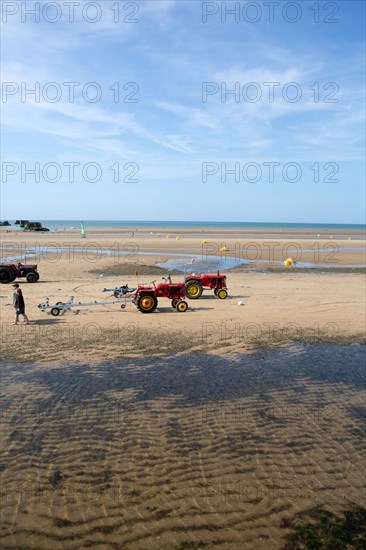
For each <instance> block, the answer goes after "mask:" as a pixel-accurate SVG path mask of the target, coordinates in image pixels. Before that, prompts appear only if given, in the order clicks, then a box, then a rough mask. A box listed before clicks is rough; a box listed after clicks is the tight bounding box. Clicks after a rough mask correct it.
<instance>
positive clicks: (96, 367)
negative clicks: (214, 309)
mask: <svg viewBox="0 0 366 550" xmlns="http://www.w3.org/2000/svg"><path fill="white" fill-rule="evenodd" d="M365 351H366V348H365V347H364V346H360V345H352V346H343V347H342V346H333V345H304V344H300V343H298V344H293V345H291V346H288V347H286V348H279V349H266V350H262V351H259V352H256V353H253V354H251V355H233V356H226V357H224V356H220V357H219V356H213V355H206V354H199V353H197V354H190V355H185V356H180V357H175V356H167V357H162V358H158V359H149V358H145V359H144V358H136V359H119V360H115V361H112V362H104V363H103V362H101V363H95V364H91V363H89V362H85V363H83V364H80V363H75V364H70V363H66V362H65V363H64V364H59V365H19V364H9V363H6V364H4V363H3V364H2V394H3V407H2V435H3V440H4V441H3V446H4V451H3V461H2V479H1V481H2V483H1V490H2V498H3V510H2V519H3V523H2V525H3V527H2V547H3V548H37V549H41V548H47V549H48V548H52V549H55V550H57V549H58V548H72V549H73V548H75V549H79V548H86V547H88V548H97V547H98V548H101V547H102V548H127V549H140V548H144V549H145V548H146V549H150V548H152V549H155V548H156V549H158V548H169V549H170V548H173V549H178V548H194V547H195V546H194V544H198V542H200V544H201V546H199V547H200V548H204V547H207V548H212V547H220V548H230V549H234V548H235V549H236V548H238V547H244V546H243V545H245V547H248V548H249V547H253V548H254V547H255V546H257V547H260V548H263V547H269V546H268V543H269V541H270V542H271V546H270V547H271V548H281V546H282V538H281V537H282V533H281V529H280V527H279V526H280V524H281V522H282V520H283V519H284V518H288V517H291V516H292V515H293V514H294V513H296V512H298V511H299V510H300V511H301V510H305V509H307V508H308V507H309V506H313V505H316V504H321V505H324V504H325V503H326V504H327V505H330V507H331V509H332V508H337V506H343V505H346V504H348V503H349V501H351V502H356V503H360V504H362V500H363V498H364V492H363V489H362V486H363V483H364V478H363V475H364V469H363V465H364V461H363V451H364V438H363V436H364V435H365V434H364V419H365V411H366V408H365V394H364V390H365V385H366V377H365V369H364V364H365V357H366V353H365ZM266 540H267V542H263V541H266ZM239 544H240V545H242V546H238V545H239ZM266 545H267V546H266ZM196 547H198V546H196Z"/></svg>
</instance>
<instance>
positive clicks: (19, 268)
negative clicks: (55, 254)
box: [0, 263, 39, 283]
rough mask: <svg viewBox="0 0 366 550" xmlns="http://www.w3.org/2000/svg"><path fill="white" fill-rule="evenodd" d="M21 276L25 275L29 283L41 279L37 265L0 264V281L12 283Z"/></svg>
mask: <svg viewBox="0 0 366 550" xmlns="http://www.w3.org/2000/svg"><path fill="white" fill-rule="evenodd" d="M20 277H25V278H26V279H27V281H28V283H36V282H37V281H38V279H39V273H38V270H37V266H36V265H24V264H22V263H18V264H1V265H0V283H12V282H13V281H15V279H18V278H20Z"/></svg>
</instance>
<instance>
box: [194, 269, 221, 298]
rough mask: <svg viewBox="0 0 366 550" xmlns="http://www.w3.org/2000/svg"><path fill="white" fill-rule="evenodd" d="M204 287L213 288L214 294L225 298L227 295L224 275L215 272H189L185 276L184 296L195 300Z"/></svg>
mask: <svg viewBox="0 0 366 550" xmlns="http://www.w3.org/2000/svg"><path fill="white" fill-rule="evenodd" d="M204 289H210V290H212V289H214V293H215V296H217V297H218V298H220V300H225V298H227V295H228V291H227V286H226V275H220V272H219V271H218V272H217V273H216V274H215V273H191V274H190V275H188V276H187V277H186V278H185V291H186V296H187V297H188V298H190V299H191V300H197V299H198V298H199V297H200V296H201V295H202V292H203V290H204Z"/></svg>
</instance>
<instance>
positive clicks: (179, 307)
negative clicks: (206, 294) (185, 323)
mask: <svg viewBox="0 0 366 550" xmlns="http://www.w3.org/2000/svg"><path fill="white" fill-rule="evenodd" d="M187 309H188V304H187V302H185V301H184V300H180V301H179V302H178V303H177V311H179V312H180V313H183V312H184V311H187Z"/></svg>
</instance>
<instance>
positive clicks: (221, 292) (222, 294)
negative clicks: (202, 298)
mask: <svg viewBox="0 0 366 550" xmlns="http://www.w3.org/2000/svg"><path fill="white" fill-rule="evenodd" d="M217 297H218V298H220V300H225V298H227V290H226V289H225V288H220V290H218V291H217Z"/></svg>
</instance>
